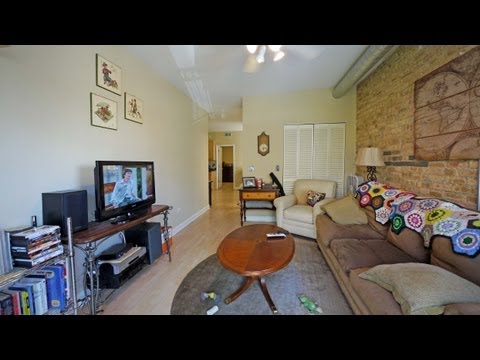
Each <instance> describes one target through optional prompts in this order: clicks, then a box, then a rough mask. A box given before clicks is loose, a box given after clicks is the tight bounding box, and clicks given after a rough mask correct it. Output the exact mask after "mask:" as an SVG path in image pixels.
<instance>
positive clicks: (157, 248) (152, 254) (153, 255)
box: [125, 222, 162, 264]
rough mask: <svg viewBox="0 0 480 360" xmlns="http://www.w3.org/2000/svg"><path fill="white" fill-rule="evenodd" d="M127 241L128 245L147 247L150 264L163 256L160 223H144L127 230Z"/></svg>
mask: <svg viewBox="0 0 480 360" xmlns="http://www.w3.org/2000/svg"><path fill="white" fill-rule="evenodd" d="M125 240H126V241H127V243H132V244H136V245H138V246H145V247H146V248H147V259H148V263H149V264H151V263H153V262H154V261H155V260H156V259H157V258H158V257H159V256H160V255H161V254H162V237H161V234H160V223H158V222H144V223H142V224H140V225H137V226H135V227H133V228H131V229H128V230H125Z"/></svg>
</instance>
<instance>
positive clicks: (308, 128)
mask: <svg viewBox="0 0 480 360" xmlns="http://www.w3.org/2000/svg"><path fill="white" fill-rule="evenodd" d="M283 134H284V136H283V137H284V142H283V144H284V145H283V146H284V149H283V150H284V152H283V154H284V155H283V159H284V163H283V188H284V190H285V193H287V194H291V193H292V190H293V184H294V183H295V181H296V180H297V179H324V180H333V181H336V182H337V193H336V197H341V196H343V195H344V188H345V124H344V123H340V124H302V125H285V126H284V133H283Z"/></svg>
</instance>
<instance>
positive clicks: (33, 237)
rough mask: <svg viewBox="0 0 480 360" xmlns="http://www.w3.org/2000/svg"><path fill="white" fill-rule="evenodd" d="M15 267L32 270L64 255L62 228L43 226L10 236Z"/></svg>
mask: <svg viewBox="0 0 480 360" xmlns="http://www.w3.org/2000/svg"><path fill="white" fill-rule="evenodd" d="M10 251H11V254H12V259H13V263H14V266H18V267H24V268H31V267H33V266H36V265H39V264H42V263H44V262H46V261H47V260H50V259H52V258H54V257H56V256H58V255H61V254H63V246H62V241H61V235H60V226H58V225H43V226H40V227H35V228H32V229H29V230H25V231H21V232H17V233H14V234H11V235H10Z"/></svg>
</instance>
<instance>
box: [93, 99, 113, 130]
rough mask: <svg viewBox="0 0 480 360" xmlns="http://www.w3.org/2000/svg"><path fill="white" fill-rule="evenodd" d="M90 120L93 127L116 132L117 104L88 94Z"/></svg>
mask: <svg viewBox="0 0 480 360" xmlns="http://www.w3.org/2000/svg"><path fill="white" fill-rule="evenodd" d="M90 120H91V124H92V125H93V126H98V127H103V128H106V129H112V130H117V103H116V102H115V101H112V100H110V99H107V98H105V97H103V96H100V95H97V94H94V93H90Z"/></svg>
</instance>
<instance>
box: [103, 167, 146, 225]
mask: <svg viewBox="0 0 480 360" xmlns="http://www.w3.org/2000/svg"><path fill="white" fill-rule="evenodd" d="M94 173H95V204H96V212H95V218H96V221H104V220H107V219H112V222H119V221H127V220H128V219H133V218H136V217H138V216H140V215H143V214H144V213H146V212H147V211H148V209H149V208H150V207H151V206H152V204H154V203H155V177H154V173H155V172H154V165H153V161H119V160H117V161H115V160H108V161H107V160H97V161H96V162H95V171H94Z"/></svg>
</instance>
